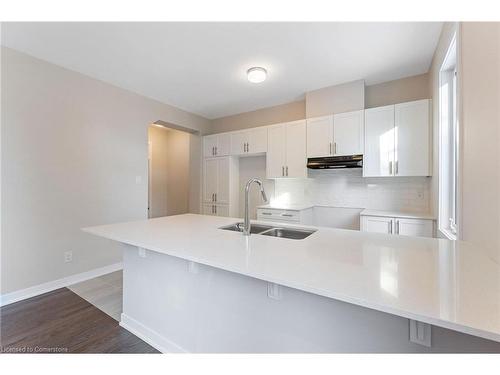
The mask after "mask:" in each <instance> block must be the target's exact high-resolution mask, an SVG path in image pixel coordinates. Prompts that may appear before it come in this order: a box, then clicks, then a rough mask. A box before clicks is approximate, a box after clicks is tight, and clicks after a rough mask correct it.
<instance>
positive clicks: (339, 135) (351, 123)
mask: <svg viewBox="0 0 500 375" xmlns="http://www.w3.org/2000/svg"><path fill="white" fill-rule="evenodd" d="M364 112H365V111H363V110H361V111H354V112H346V113H339V114H337V115H334V116H333V153H334V155H339V156H341V155H360V154H363V152H364V124H365V113H364Z"/></svg>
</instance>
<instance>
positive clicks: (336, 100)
mask: <svg viewBox="0 0 500 375" xmlns="http://www.w3.org/2000/svg"><path fill="white" fill-rule="evenodd" d="M364 108H365V81H363V80H359V81H354V82H347V83H344V84H341V85H335V86H329V87H325V88H322V89H319V90H314V91H309V92H307V93H306V117H307V118H310V117H318V116H325V115H331V114H332V113H342V112H349V111H356V110H359V109H364Z"/></svg>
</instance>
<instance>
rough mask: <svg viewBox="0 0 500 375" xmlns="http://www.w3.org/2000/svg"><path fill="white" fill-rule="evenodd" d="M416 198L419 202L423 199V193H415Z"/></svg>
mask: <svg viewBox="0 0 500 375" xmlns="http://www.w3.org/2000/svg"><path fill="white" fill-rule="evenodd" d="M417 198H418V199H420V200H422V199H424V192H423V191H421V190H419V191H418V192H417Z"/></svg>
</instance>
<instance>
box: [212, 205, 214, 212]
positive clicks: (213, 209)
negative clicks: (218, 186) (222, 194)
mask: <svg viewBox="0 0 500 375" xmlns="http://www.w3.org/2000/svg"><path fill="white" fill-rule="evenodd" d="M212 213H214V205H213V204H212Z"/></svg>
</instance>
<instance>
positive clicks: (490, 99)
mask: <svg viewBox="0 0 500 375" xmlns="http://www.w3.org/2000/svg"><path fill="white" fill-rule="evenodd" d="M460 39H461V43H460V70H459V75H460V76H461V93H462V96H461V100H462V108H461V109H462V116H461V124H462V128H461V131H462V134H461V137H462V143H461V146H462V152H461V156H462V178H461V180H462V186H461V188H462V213H461V215H460V216H461V230H462V234H461V237H462V239H463V240H465V241H470V242H474V243H477V244H479V245H480V246H481V247H483V248H485V249H486V250H487V251H488V252H489V254H490V255H491V256H492V257H493V258H494V259H496V260H500V151H499V148H500V113H499V111H500V82H499V80H500V23H498V22H495V23H493V22H492V23H488V22H464V23H461V28H460Z"/></svg>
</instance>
